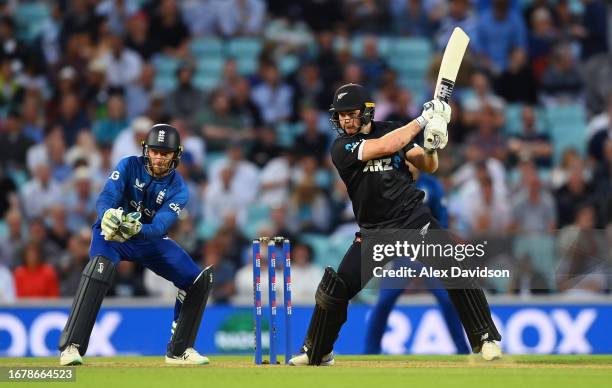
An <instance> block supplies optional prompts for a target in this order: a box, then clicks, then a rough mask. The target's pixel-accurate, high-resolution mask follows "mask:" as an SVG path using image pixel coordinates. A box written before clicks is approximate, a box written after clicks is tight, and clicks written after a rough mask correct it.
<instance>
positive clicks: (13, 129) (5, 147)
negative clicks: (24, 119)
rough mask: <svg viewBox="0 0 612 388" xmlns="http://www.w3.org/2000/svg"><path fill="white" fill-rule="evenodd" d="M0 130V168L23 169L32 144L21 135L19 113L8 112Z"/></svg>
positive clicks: (21, 128)
mask: <svg viewBox="0 0 612 388" xmlns="http://www.w3.org/2000/svg"><path fill="white" fill-rule="evenodd" d="M0 128H1V131H2V132H0V167H2V168H11V169H16V170H19V169H24V168H25V162H26V158H25V156H26V151H27V149H28V148H29V147H30V146H31V145H32V144H34V143H33V142H32V140H30V139H28V137H27V136H26V135H25V134H24V133H23V127H22V123H21V116H20V115H19V113H17V112H16V111H10V112H9V114H8V116H7V118H6V119H5V121H4V123H3V125H2V126H1V127H0Z"/></svg>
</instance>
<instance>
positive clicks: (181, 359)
mask: <svg viewBox="0 0 612 388" xmlns="http://www.w3.org/2000/svg"><path fill="white" fill-rule="evenodd" d="M208 363H210V360H209V359H208V357H204V356H203V355H201V354H200V353H198V351H197V350H195V349H194V348H187V350H185V353H183V354H182V355H180V356H172V355H168V354H166V364H173V365H207V364H208Z"/></svg>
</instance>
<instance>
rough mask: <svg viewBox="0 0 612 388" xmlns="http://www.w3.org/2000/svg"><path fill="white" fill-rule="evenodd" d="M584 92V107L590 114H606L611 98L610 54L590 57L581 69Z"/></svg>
mask: <svg viewBox="0 0 612 388" xmlns="http://www.w3.org/2000/svg"><path fill="white" fill-rule="evenodd" d="M582 74H583V79H584V83H585V92H586V107H587V109H588V110H589V112H590V113H592V114H600V113H602V112H604V113H605V112H606V104H609V103H610V102H609V101H610V99H611V98H612V85H611V82H609V80H610V74H612V53H605V54H599V55H595V56H593V57H591V58H590V59H589V60H588V61H586V63H585V64H584V66H583V68H582Z"/></svg>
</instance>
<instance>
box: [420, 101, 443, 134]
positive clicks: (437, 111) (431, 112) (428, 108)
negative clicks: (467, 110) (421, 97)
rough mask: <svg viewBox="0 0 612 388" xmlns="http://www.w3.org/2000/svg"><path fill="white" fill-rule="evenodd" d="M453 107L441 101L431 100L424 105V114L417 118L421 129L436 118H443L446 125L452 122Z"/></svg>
mask: <svg viewBox="0 0 612 388" xmlns="http://www.w3.org/2000/svg"><path fill="white" fill-rule="evenodd" d="M451 113H452V110H451V107H450V105H448V104H447V103H446V102H444V101H441V100H431V101H428V102H426V103H425V104H423V112H421V115H420V116H419V117H418V118H417V122H418V123H419V124H420V125H421V128H423V127H425V126H426V125H427V123H428V122H429V120H431V119H433V117H434V116H436V115H438V116H442V117H443V118H444V119H445V120H446V123H449V122H450V119H451Z"/></svg>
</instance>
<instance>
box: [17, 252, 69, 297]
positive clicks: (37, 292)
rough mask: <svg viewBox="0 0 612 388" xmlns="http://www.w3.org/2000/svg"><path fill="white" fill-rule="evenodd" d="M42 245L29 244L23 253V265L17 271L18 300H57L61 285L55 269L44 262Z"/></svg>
mask: <svg viewBox="0 0 612 388" xmlns="http://www.w3.org/2000/svg"><path fill="white" fill-rule="evenodd" d="M43 257H44V256H43V253H42V249H41V247H40V245H38V244H36V243H29V244H28V245H26V247H25V249H24V251H23V264H22V265H20V266H19V267H17V268H16V269H15V272H14V275H13V276H14V277H15V290H16V294H17V297H18V298H57V297H58V296H59V283H58V280H57V274H56V272H55V269H54V268H53V267H52V266H51V265H49V264H47V263H45V262H44V261H43Z"/></svg>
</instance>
